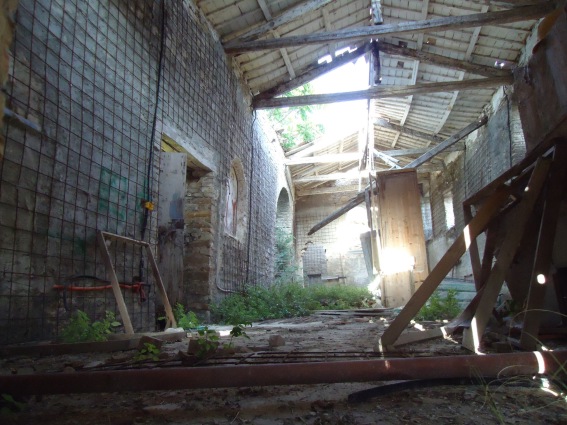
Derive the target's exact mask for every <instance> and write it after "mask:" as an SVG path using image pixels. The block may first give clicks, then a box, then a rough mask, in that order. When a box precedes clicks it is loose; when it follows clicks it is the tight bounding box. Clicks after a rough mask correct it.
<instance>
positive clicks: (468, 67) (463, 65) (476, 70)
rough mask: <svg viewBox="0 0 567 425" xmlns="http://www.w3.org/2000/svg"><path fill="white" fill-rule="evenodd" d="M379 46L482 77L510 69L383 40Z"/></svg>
mask: <svg viewBox="0 0 567 425" xmlns="http://www.w3.org/2000/svg"><path fill="white" fill-rule="evenodd" d="M379 48H380V52H383V53H387V54H389V55H395V56H403V57H406V58H412V59H417V60H419V61H420V62H425V63H428V64H430V65H436V66H440V67H443V68H451V69H458V70H461V71H465V72H469V73H471V74H475V75H482V76H483V77H505V76H507V75H510V74H511V71H510V70H507V69H499V68H495V67H489V66H484V65H478V64H474V63H472V62H468V61H464V60H458V59H453V58H449V57H447V56H442V55H436V54H434V53H428V52H425V51H423V50H416V49H410V48H408V47H401V46H396V45H395V44H390V43H386V42H383V41H381V42H380V43H379Z"/></svg>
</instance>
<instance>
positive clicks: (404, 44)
mask: <svg viewBox="0 0 567 425" xmlns="http://www.w3.org/2000/svg"><path fill="white" fill-rule="evenodd" d="M398 46H400V47H408V43H407V41H398Z"/></svg>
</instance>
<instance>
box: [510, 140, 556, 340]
mask: <svg viewBox="0 0 567 425" xmlns="http://www.w3.org/2000/svg"><path fill="white" fill-rule="evenodd" d="M566 181H567V146H566V145H565V144H562V145H559V146H557V148H556V150H555V153H554V155H553V165H552V167H551V170H550V174H549V184H548V187H547V193H546V196H545V205H544V209H543V214H542V218H541V225H540V230H539V238H538V241H537V250H536V254H535V261H534V265H533V272H532V276H531V281H530V289H529V293H528V300H527V306H526V312H525V315H524V324H523V327H522V334H521V336H520V345H521V347H522V348H523V349H525V350H535V349H536V348H537V344H538V339H537V338H538V332H539V325H540V322H541V315H542V314H541V313H542V312H541V309H542V308H543V300H544V296H545V291H546V289H547V290H549V285H551V279H550V277H551V276H550V269H551V265H552V254H553V243H554V241H555V232H556V230H557V223H558V221H559V214H560V210H561V208H560V207H561V200H562V199H563V194H564V193H565V186H566V184H565V182H566ZM540 276H542V277H543V279H542V280H543V282H542V281H541V280H540V279H541V278H540Z"/></svg>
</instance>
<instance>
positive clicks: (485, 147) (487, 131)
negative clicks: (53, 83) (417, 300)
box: [427, 89, 526, 278]
mask: <svg viewBox="0 0 567 425" xmlns="http://www.w3.org/2000/svg"><path fill="white" fill-rule="evenodd" d="M492 104H493V105H494V106H493V107H492V110H490V111H489V121H488V123H487V125H485V126H484V127H482V128H480V129H479V130H477V131H476V132H474V133H472V134H471V135H470V136H469V137H468V138H467V139H466V141H465V150H464V151H463V152H461V153H459V154H450V155H449V157H448V159H449V160H450V162H448V163H446V168H445V169H444V170H443V171H441V172H437V173H432V175H431V181H430V200H431V214H432V221H433V235H434V237H433V239H432V240H431V241H429V243H428V246H427V248H428V257H429V266H430V269H431V268H433V266H435V264H437V262H438V261H439V259H440V258H441V257H442V255H443V254H444V253H445V252H446V251H447V249H448V248H449V246H450V245H451V244H452V243H453V241H454V240H455V238H456V236H458V235H459V233H460V232H461V231H462V230H463V228H464V224H465V221H464V216H463V210H462V203H463V201H464V200H465V199H467V198H468V197H470V196H472V195H473V194H474V193H476V192H477V191H478V190H480V189H481V188H483V187H484V186H486V185H487V184H488V183H490V182H491V181H492V180H494V179H495V178H496V177H498V176H499V175H500V174H502V173H503V172H505V171H506V170H508V168H510V166H511V165H513V164H516V163H517V162H518V161H520V160H521V159H522V158H523V157H524V156H525V152H526V150H525V142H524V138H523V133H522V128H521V123H520V121H519V114H518V109H517V105H516V104H515V103H514V102H513V101H512V98H511V95H510V94H509V93H507V92H504V91H503V90H502V89H501V90H499V91H498V92H497V93H496V94H495V96H494V99H493V102H492ZM448 193H451V194H452V200H453V213H454V215H455V227H454V229H447V226H446V221H445V217H446V211H445V202H444V196H445V195H446V194H448ZM479 246H480V247H481V248H482V246H483V244H482V243H480V242H479ZM481 255H482V251H481ZM451 275H452V276H454V277H460V278H462V277H471V275H472V269H471V266H470V260H469V255H468V253H466V254H465V255H464V256H463V257H462V258H461V261H460V262H459V264H458V265H457V266H456V267H455V268H454V269H453V270H452V272H451Z"/></svg>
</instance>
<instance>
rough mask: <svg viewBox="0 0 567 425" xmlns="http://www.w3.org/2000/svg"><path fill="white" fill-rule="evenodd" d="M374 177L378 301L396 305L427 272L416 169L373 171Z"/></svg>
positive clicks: (419, 283) (403, 299)
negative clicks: (383, 291)
mask: <svg viewBox="0 0 567 425" xmlns="http://www.w3.org/2000/svg"><path fill="white" fill-rule="evenodd" d="M376 181H377V195H376V200H377V204H378V210H379V211H380V213H379V215H378V222H377V225H376V227H377V228H378V229H379V233H380V238H381V251H380V264H381V269H380V274H381V275H382V277H383V280H384V287H385V289H386V294H387V295H386V296H382V302H383V303H384V306H385V307H400V306H402V305H404V304H405V303H406V302H407V301H408V300H409V299H410V298H411V296H412V294H413V293H414V292H415V289H416V287H419V286H420V285H421V283H422V282H423V280H424V279H425V278H426V277H427V275H428V274H429V273H428V272H429V270H428V266H427V250H426V248H425V238H424V237H423V234H424V232H423V219H422V214H421V202H420V194H419V186H418V184H417V173H416V172H415V170H409V169H405V170H395V171H390V172H384V173H377V175H376ZM412 261H413V263H414V264H413V265H411V264H410V262H412Z"/></svg>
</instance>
